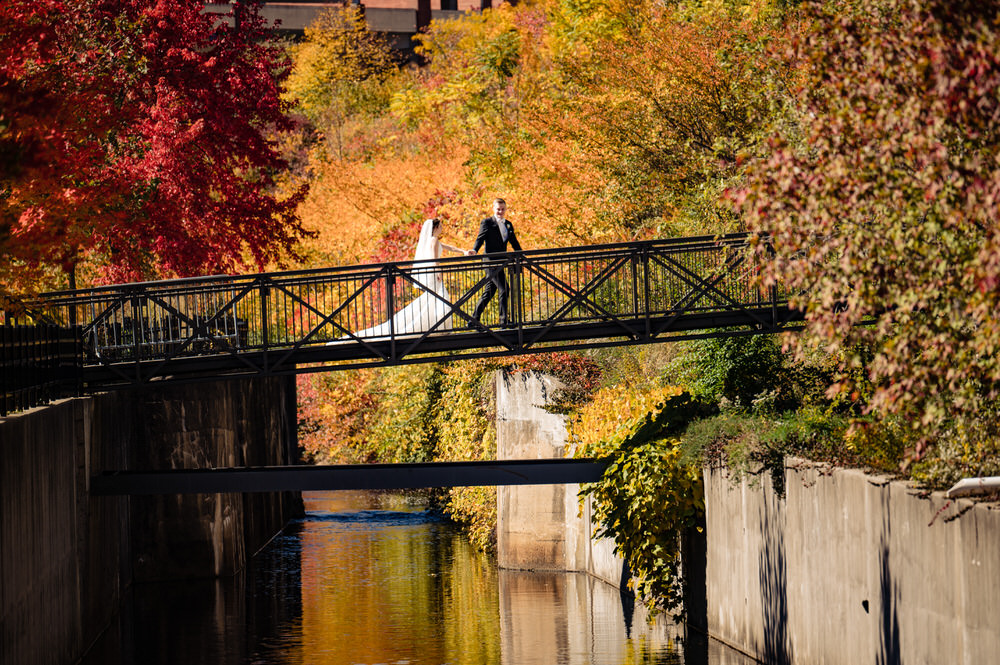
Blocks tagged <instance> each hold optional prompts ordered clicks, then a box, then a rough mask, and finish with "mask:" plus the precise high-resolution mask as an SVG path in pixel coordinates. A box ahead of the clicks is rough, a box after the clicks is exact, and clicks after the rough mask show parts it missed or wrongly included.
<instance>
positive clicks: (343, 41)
mask: <svg viewBox="0 0 1000 665" xmlns="http://www.w3.org/2000/svg"><path fill="white" fill-rule="evenodd" d="M292 57H293V60H294V63H295V68H294V70H293V71H292V74H291V76H290V77H289V81H288V96H289V97H290V98H291V99H293V100H294V101H295V103H296V105H297V107H298V108H299V109H300V110H301V111H302V113H304V114H305V116H306V117H308V118H309V120H310V121H311V122H313V124H314V125H315V126H316V127H317V128H318V130H319V131H320V132H321V133H322V134H323V135H324V136H325V138H326V139H327V141H328V145H329V147H330V150H331V153H332V154H333V155H334V156H335V157H337V158H338V159H343V158H344V157H345V154H344V151H345V148H346V146H345V142H346V140H347V138H348V137H347V136H345V128H346V126H347V125H348V124H349V122H350V121H351V120H352V119H355V118H357V119H360V120H361V121H363V122H370V121H372V120H373V119H374V118H376V117H377V116H378V115H379V113H380V112H381V111H382V110H383V109H385V108H387V107H388V103H389V93H390V87H389V86H388V85H387V81H388V79H389V78H390V77H391V76H392V75H393V74H394V73H395V72H396V70H397V65H398V57H397V56H396V54H395V52H394V51H393V49H392V47H391V46H390V45H389V42H388V40H387V39H386V38H385V36H384V35H382V34H380V33H376V32H372V31H371V30H369V29H368V26H367V24H366V23H365V17H364V14H362V13H361V10H360V9H358V8H357V7H356V6H353V5H345V6H343V7H335V8H331V9H327V10H325V11H323V12H322V13H320V15H319V16H318V17H317V18H316V20H315V21H314V22H313V23H312V24H311V25H310V26H309V27H307V28H306V29H305V35H304V38H303V40H302V41H301V42H300V43H299V44H297V45H295V46H294V47H293V48H292Z"/></svg>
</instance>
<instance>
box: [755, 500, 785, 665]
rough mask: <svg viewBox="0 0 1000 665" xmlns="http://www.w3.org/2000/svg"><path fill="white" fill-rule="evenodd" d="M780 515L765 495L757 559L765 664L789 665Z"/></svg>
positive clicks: (774, 501) (774, 503)
mask: <svg viewBox="0 0 1000 665" xmlns="http://www.w3.org/2000/svg"><path fill="white" fill-rule="evenodd" d="M779 512H780V505H779V504H778V500H777V498H775V497H767V496H766V495H765V507H764V512H763V515H762V516H761V519H762V525H761V526H762V530H761V531H762V533H763V536H764V543H763V547H762V549H761V553H760V559H759V565H760V590H761V601H762V604H763V611H764V617H763V619H764V662H765V663H769V664H771V665H790V663H791V662H792V655H791V653H790V652H789V647H788V573H787V564H786V561H785V539H784V534H783V533H782V531H781V524H780V521H779V520H778V519H777V517H778V515H777V513H779ZM772 513H774V514H772Z"/></svg>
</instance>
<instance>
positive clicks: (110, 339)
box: [31, 235, 797, 385]
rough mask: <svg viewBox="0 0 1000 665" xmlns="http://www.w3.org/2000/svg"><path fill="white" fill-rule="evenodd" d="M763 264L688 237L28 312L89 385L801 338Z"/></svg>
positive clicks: (156, 293)
mask: <svg viewBox="0 0 1000 665" xmlns="http://www.w3.org/2000/svg"><path fill="white" fill-rule="evenodd" d="M759 257H760V253H759V252H755V251H754V250H753V248H752V247H750V245H749V239H748V238H747V237H746V236H744V235H730V236H723V237H699V238H681V239H673V240H661V241H645V242H635V243H624V244H616V245H602V246H592V247H576V248H564V249H553V250H532V251H525V252H511V253H507V254H501V255H493V256H492V257H491V260H489V261H487V260H485V259H484V257H482V256H476V257H455V258H447V259H442V260H440V261H438V262H437V264H436V265H432V264H429V263H427V262H424V263H415V262H412V261H410V262H394V263H385V264H371V265H359V266H349V267H338V268H329V269H321V270H304V271H294V272H284V273H268V274H256V275H244V276H235V277H233V276H218V277H205V278H190V279H181V280H170V281H161V282H145V283H136V284H123V285H115V286H107V287H99V288H93V289H86V290H78V291H66V292H59V293H50V294H46V295H45V296H44V297H43V298H41V299H40V300H38V301H36V302H33V303H31V306H32V308H33V309H34V310H35V311H43V312H44V313H45V315H46V316H47V317H48V318H49V319H51V320H53V321H56V322H60V323H68V322H70V321H72V322H75V323H78V324H79V325H80V326H81V329H82V334H83V343H84V359H83V362H84V365H85V367H86V370H87V371H86V372H85V378H86V379H87V381H88V385H97V384H115V383H142V382H145V381H149V380H152V379H163V378H168V377H178V376H182V375H191V374H194V373H201V374H205V375H211V374H212V373H215V372H217V373H231V372H234V371H235V372H243V373H254V374H270V373H289V372H295V371H317V370H318V369H322V368H324V367H329V366H330V365H336V366H337V367H338V368H343V367H356V366H361V365H364V364H373V363H379V364H392V363H402V362H421V361H426V360H437V359H443V358H454V357H470V356H482V355H498V354H516V353H528V352H533V351H540V350H550V349H552V348H557V347H558V348H580V347H582V346H594V345H610V344H630V343H644V342H652V341H665V340H667V339H674V338H678V337H698V336H707V335H717V334H723V332H724V331H735V330H741V331H746V330H751V331H760V332H777V331H780V330H784V329H788V327H789V326H790V325H794V321H795V320H796V318H797V317H796V316H795V314H794V313H793V312H790V311H789V310H788V308H787V297H786V294H784V293H782V292H781V291H780V290H779V289H776V288H770V289H764V288H761V287H760V285H759V283H758V280H757V279H756V276H757V273H758V270H759V268H760V264H759V261H760V258H759ZM499 270H502V271H504V274H505V275H506V276H507V279H508V281H509V283H510V291H511V299H510V311H511V319H512V320H513V322H514V324H515V325H514V326H513V327H512V328H510V329H507V328H498V327H497V325H498V323H499V321H498V318H497V301H498V299H499V296H496V297H494V299H493V302H492V303H491V305H490V308H489V309H487V310H486V313H485V314H484V316H483V319H482V321H481V322H480V321H475V320H474V319H473V311H474V308H475V305H476V302H477V301H478V299H479V296H480V295H481V293H482V291H483V289H484V288H486V285H487V284H488V283H489V281H490V271H494V273H495V272H496V271H499Z"/></svg>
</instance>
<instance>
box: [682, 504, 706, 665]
mask: <svg viewBox="0 0 1000 665" xmlns="http://www.w3.org/2000/svg"><path fill="white" fill-rule="evenodd" d="M681 561H682V565H683V568H684V614H685V619H686V621H687V626H686V628H687V630H686V631H685V633H686V638H685V640H684V662H685V663H688V664H691V665H693V664H696V663H707V662H708V580H707V577H706V568H707V565H708V532H707V530H706V528H705V516H704V515H702V516H701V517H699V518H698V522H697V524H695V525H694V526H692V527H688V529H687V530H686V531H685V532H684V535H683V536H682V538H681Z"/></svg>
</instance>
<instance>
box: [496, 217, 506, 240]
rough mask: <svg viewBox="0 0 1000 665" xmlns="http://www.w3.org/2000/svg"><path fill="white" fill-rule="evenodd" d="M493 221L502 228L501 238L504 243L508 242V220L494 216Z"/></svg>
mask: <svg viewBox="0 0 1000 665" xmlns="http://www.w3.org/2000/svg"><path fill="white" fill-rule="evenodd" d="M493 220H494V221H495V222H496V223H497V226H498V227H499V228H500V237H501V238H503V241H504V242H507V220H505V219H504V218H503V217H498V216H496V215H493Z"/></svg>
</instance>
